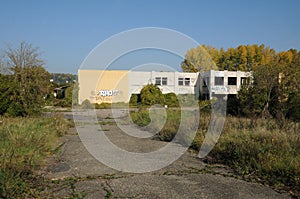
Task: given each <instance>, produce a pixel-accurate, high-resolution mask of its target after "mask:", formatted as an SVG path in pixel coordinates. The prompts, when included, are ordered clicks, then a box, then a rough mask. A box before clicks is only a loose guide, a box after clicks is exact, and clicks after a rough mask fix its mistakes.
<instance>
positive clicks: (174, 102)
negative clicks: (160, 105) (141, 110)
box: [164, 93, 179, 107]
mask: <svg viewBox="0 0 300 199" xmlns="http://www.w3.org/2000/svg"><path fill="white" fill-rule="evenodd" d="M164 98H165V104H166V105H168V107H179V102H178V99H177V96H176V94H175V93H167V94H164Z"/></svg>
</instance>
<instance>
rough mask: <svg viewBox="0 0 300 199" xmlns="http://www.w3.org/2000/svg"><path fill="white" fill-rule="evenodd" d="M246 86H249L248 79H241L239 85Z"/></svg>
mask: <svg viewBox="0 0 300 199" xmlns="http://www.w3.org/2000/svg"><path fill="white" fill-rule="evenodd" d="M247 84H249V78H248V77H241V85H247Z"/></svg>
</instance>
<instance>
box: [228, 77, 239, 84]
mask: <svg viewBox="0 0 300 199" xmlns="http://www.w3.org/2000/svg"><path fill="white" fill-rule="evenodd" d="M236 82H237V79H236V77H228V85H236Z"/></svg>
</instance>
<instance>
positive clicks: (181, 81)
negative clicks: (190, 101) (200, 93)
mask: <svg viewBox="0 0 300 199" xmlns="http://www.w3.org/2000/svg"><path fill="white" fill-rule="evenodd" d="M183 79H184V78H178V86H183Z"/></svg>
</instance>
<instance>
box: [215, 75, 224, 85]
mask: <svg viewBox="0 0 300 199" xmlns="http://www.w3.org/2000/svg"><path fill="white" fill-rule="evenodd" d="M215 85H218V86H223V85H224V77H215Z"/></svg>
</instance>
